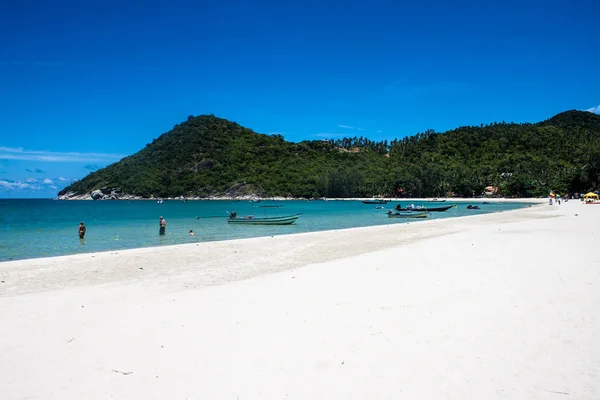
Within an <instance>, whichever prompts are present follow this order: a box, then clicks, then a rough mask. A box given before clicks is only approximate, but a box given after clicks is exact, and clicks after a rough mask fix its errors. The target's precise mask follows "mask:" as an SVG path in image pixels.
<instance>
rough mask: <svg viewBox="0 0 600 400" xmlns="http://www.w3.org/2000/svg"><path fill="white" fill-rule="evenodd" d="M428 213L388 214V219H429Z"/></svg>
mask: <svg viewBox="0 0 600 400" xmlns="http://www.w3.org/2000/svg"><path fill="white" fill-rule="evenodd" d="M428 215H429V214H428V213H427V212H408V211H403V212H396V213H390V214H388V218H427V216H428Z"/></svg>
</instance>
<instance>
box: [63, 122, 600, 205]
mask: <svg viewBox="0 0 600 400" xmlns="http://www.w3.org/2000/svg"><path fill="white" fill-rule="evenodd" d="M599 177H600V116H599V115H596V114H592V113H589V112H583V111H567V112H564V113H561V114H558V115H556V116H554V117H552V118H550V119H549V120H546V121H543V122H540V123H537V124H513V123H504V122H502V123H494V124H491V125H485V126H483V125H482V126H478V127H474V126H473V127H461V128H458V129H455V130H451V131H448V132H444V133H436V132H433V131H427V132H425V133H419V134H416V135H414V136H410V137H406V138H403V139H400V140H393V141H392V142H389V143H388V142H373V141H371V140H369V139H367V138H362V137H361V138H344V139H340V140H336V141H333V140H330V141H304V142H300V143H291V142H286V141H285V140H284V139H283V137H281V136H279V135H264V134H258V133H255V132H253V131H251V130H250V129H246V128H244V127H242V126H240V125H238V124H236V123H233V122H229V121H227V120H224V119H221V118H217V117H215V116H212V115H203V116H198V117H193V116H190V117H188V120H187V121H185V122H183V123H181V124H179V125H176V126H175V127H174V128H173V129H172V130H171V131H170V132H167V133H165V134H163V135H161V136H160V137H158V138H157V139H155V140H153V141H152V143H149V144H148V145H146V147H145V148H144V149H142V150H141V151H139V152H137V153H136V154H133V155H131V156H129V157H126V158H124V159H122V160H121V161H119V162H117V163H115V164H112V165H109V166H108V167H106V168H104V169H101V170H98V171H96V172H93V173H91V174H90V175H88V176H87V177H85V178H84V179H82V180H81V181H79V182H76V183H74V184H72V185H71V186H69V187H67V188H65V189H64V190H63V191H61V193H59V194H65V193H68V192H72V193H76V194H83V193H89V192H91V191H93V190H95V189H100V188H118V189H120V192H121V194H130V195H136V196H142V197H175V196H201V197H209V196H218V195H223V194H235V195H239V194H257V195H259V196H292V197H306V198H310V197H370V196H373V195H383V196H402V197H417V196H418V197H421V196H446V195H451V194H454V195H457V196H463V197H470V196H473V195H475V196H477V195H480V194H481V193H482V192H483V191H484V188H485V187H486V186H488V185H493V186H497V187H498V188H499V193H498V194H501V195H504V196H520V197H530V196H542V195H547V194H548V192H549V190H555V191H558V192H561V193H564V192H583V191H587V190H591V189H597V188H598V186H599V184H600V182H599Z"/></svg>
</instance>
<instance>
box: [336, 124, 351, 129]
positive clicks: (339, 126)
mask: <svg viewBox="0 0 600 400" xmlns="http://www.w3.org/2000/svg"><path fill="white" fill-rule="evenodd" d="M338 128H344V129H354V127H353V126H349V125H338Z"/></svg>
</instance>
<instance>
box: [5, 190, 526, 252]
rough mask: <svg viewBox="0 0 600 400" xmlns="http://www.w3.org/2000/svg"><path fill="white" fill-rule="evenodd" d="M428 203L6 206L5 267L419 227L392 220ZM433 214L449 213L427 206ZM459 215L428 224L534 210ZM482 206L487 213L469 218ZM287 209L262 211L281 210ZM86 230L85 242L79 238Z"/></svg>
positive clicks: (498, 207) (41, 202) (11, 202)
mask: <svg viewBox="0 0 600 400" xmlns="http://www.w3.org/2000/svg"><path fill="white" fill-rule="evenodd" d="M398 203H402V204H403V205H408V204H411V203H414V204H415V205H420V204H423V203H420V202H414V201H411V200H406V201H402V200H401V201H392V202H389V203H388V204H386V205H383V207H384V209H376V208H375V207H376V206H375V205H373V204H363V203H362V202H360V201H334V200H330V201H271V200H266V201H265V200H263V201H262V202H260V203H250V202H248V201H217V200H210V201H209V200H205V201H185V202H184V201H180V200H165V201H164V202H163V203H157V202H156V201H150V200H148V201H125V200H123V201H58V200H45V199H0V261H7V260H19V259H26V258H36V257H48V256H58V255H67V254H76V253H89V252H96V251H106V250H119V249H130V248H138V247H150V246H162V245H173V244H180V243H191V242H209V241H217V240H229V239H239V238H250V237H258V236H271V235H285V234H290V233H300V232H314V231H324V230H331V229H344V228H354V227H362V226H373V225H386V224H402V223H407V222H419V221H418V220H414V219H412V220H406V219H396V218H387V215H386V211H387V210H388V209H392V208H393V207H394V206H395V205H396V204H398ZM426 204H428V205H429V206H433V205H437V206H442V205H449V204H453V203H452V202H450V201H447V202H445V203H426ZM456 204H457V207H456V208H451V209H450V210H448V211H446V212H441V213H432V214H431V215H430V217H429V218H427V219H439V218H451V217H458V216H463V215H474V214H482V213H489V212H498V211H502V210H511V209H516V208H522V207H526V206H527V205H528V204H527V203H504V204H498V202H497V201H491V204H482V200H479V201H472V202H460V203H459V202H457V203H456ZM467 204H474V205H475V204H477V205H479V206H480V207H481V210H467V209H466V206H467ZM273 205H277V206H280V207H277V208H275V207H269V208H265V207H260V206H273ZM227 211H236V212H237V213H238V215H240V216H241V215H248V214H254V215H255V216H257V217H258V216H264V215H265V213H266V215H267V216H277V215H285V214H295V213H303V215H302V217H301V218H300V219H298V221H296V223H295V224H293V225H286V226H256V225H255V226H241V225H232V224H228V223H227V220H226V217H227V213H226V212H227ZM160 216H164V218H165V219H166V221H167V231H166V235H165V236H162V237H161V236H159V234H158V221H159V217H160ZM80 221H83V222H85V225H86V227H87V234H86V236H85V239H84V240H80V239H79V237H78V236H77V228H78V226H79V222H80ZM190 229H191V230H193V231H194V232H195V236H190V235H189V231H190Z"/></svg>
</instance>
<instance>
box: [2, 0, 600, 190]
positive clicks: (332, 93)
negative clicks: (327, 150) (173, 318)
mask: <svg viewBox="0 0 600 400" xmlns="http://www.w3.org/2000/svg"><path fill="white" fill-rule="evenodd" d="M409 3H410V4H409ZM416 3H419V2H404V1H369V2H367V1H351V0H350V1H348V0H347V1H296V2H291V1H256V2H250V1H220V2H217V1H211V2H203V1H176V0H175V1H168V2H167V1H153V2H143V1H127V0H123V1H113V0H104V1H79V0H77V1H61V0H54V1H49V0H47V1H45V0H37V1H31V0H21V1H12V2H9V1H6V2H1V3H0V197H54V196H55V195H56V192H57V190H58V189H60V188H61V187H64V186H65V185H66V184H68V183H69V182H70V181H72V180H73V179H81V178H82V177H84V176H85V175H87V174H88V173H89V172H90V171H92V170H94V169H96V168H99V167H102V166H105V165H108V164H110V163H112V162H114V161H116V160H118V159H120V158H121V157H122V156H124V155H128V154H132V153H134V152H136V151H138V150H139V149H141V148H143V147H144V145H145V144H146V143H148V142H150V141H152V139H153V138H155V137H157V136H159V135H160V134H161V133H163V132H166V131H168V130H170V129H171V128H172V127H173V126H174V125H175V124H177V123H179V122H181V121H183V120H185V119H186V117H187V116H188V115H189V114H193V115H199V114H215V115H217V116H219V117H223V118H227V119H230V120H233V121H236V122H238V123H239V124H241V125H244V126H246V127H248V128H251V129H253V130H255V131H257V132H261V133H280V134H282V135H283V136H284V137H285V138H286V139H287V140H290V141H300V140H305V139H319V138H336V137H342V136H355V135H356V136H366V137H369V138H371V139H373V140H382V139H388V140H389V139H393V138H399V137H403V136H406V135H412V134H414V133H417V132H422V131H424V130H426V129H430V128H431V129H435V130H437V131H444V130H447V129H452V128H455V127H458V126H462V125H478V124H480V123H488V122H493V121H502V120H504V121H507V122H508V121H514V122H537V121H540V120H544V119H546V118H549V117H551V116H552V115H554V114H556V113H559V112H561V111H565V110H569V109H592V108H594V107H598V108H597V109H596V111H597V112H600V107H599V106H600V79H599V75H598V71H599V68H600V63H599V61H600V54H599V53H600V52H598V48H599V46H600V43H599V42H598V41H599V38H600V24H598V23H597V16H598V15H599V14H600V5H599V3H598V2H597V1H592V0H589V1H573V2H567V1H526V0H521V1H512V0H511V1H452V2H449V1H428V2H420V3H422V4H416Z"/></svg>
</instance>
